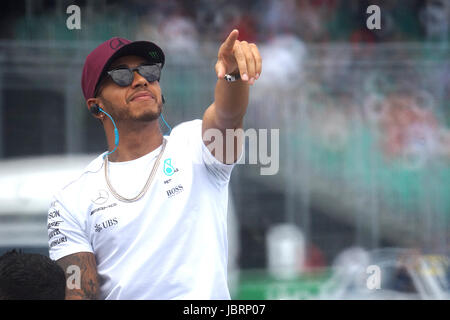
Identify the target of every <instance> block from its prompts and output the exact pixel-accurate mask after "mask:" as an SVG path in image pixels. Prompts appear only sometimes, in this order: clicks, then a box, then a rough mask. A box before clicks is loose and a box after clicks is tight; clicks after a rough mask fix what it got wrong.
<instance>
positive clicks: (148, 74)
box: [138, 65, 161, 82]
mask: <svg viewBox="0 0 450 320" xmlns="http://www.w3.org/2000/svg"><path fill="white" fill-rule="evenodd" d="M138 71H139V74H140V75H141V76H143V77H144V78H145V79H146V80H147V81H148V82H153V81H159V78H160V77H161V68H160V67H159V66H157V65H145V66H140V67H139V68H138Z"/></svg>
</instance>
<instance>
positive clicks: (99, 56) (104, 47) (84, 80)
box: [81, 37, 165, 100]
mask: <svg viewBox="0 0 450 320" xmlns="http://www.w3.org/2000/svg"><path fill="white" fill-rule="evenodd" d="M129 55H133V56H139V57H143V58H145V59H147V60H149V62H151V63H160V64H161V68H162V67H163V66H164V61H165V57H164V52H163V51H162V50H161V48H160V47H158V46H157V45H156V44H154V43H153V42H149V41H134V42H131V41H130V40H127V39H124V38H119V37H115V38H111V39H109V40H108V41H105V42H103V43H102V44H101V45H99V46H98V47H97V48H95V49H94V50H93V51H92V52H91V53H90V54H89V55H88V56H87V57H86V61H85V62H84V67H83V74H82V76H81V88H82V89H83V94H84V98H85V99H86V100H87V99H89V98H93V97H94V93H95V89H96V87H97V85H98V83H99V80H100V78H101V77H102V75H104V74H105V72H106V71H107V69H108V68H109V66H110V65H111V63H112V62H113V61H114V60H116V59H117V58H120V57H123V56H129Z"/></svg>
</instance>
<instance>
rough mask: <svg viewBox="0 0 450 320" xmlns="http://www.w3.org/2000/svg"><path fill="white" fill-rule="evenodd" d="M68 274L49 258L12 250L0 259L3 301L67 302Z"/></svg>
mask: <svg viewBox="0 0 450 320" xmlns="http://www.w3.org/2000/svg"><path fill="white" fill-rule="evenodd" d="M65 289H66V275H65V273H64V270H63V269H62V268H61V267H60V266H59V265H58V264H57V263H56V262H55V261H53V260H51V259H50V258H49V257H47V256H44V255H40V254H34V253H22V252H21V251H16V250H12V251H9V252H7V253H5V254H4V255H2V256H1V257H0V300H64V298H65Z"/></svg>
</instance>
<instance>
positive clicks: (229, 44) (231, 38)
mask: <svg viewBox="0 0 450 320" xmlns="http://www.w3.org/2000/svg"><path fill="white" fill-rule="evenodd" d="M238 37H239V30H237V29H233V31H231V32H230V34H229V35H228V37H227V39H226V40H225V41H224V43H223V44H222V48H223V49H225V50H229V51H231V50H233V46H234V42H235V41H236V40H237V38H238Z"/></svg>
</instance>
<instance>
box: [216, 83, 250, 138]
mask: <svg viewBox="0 0 450 320" xmlns="http://www.w3.org/2000/svg"><path fill="white" fill-rule="evenodd" d="M248 101H249V84H248V82H244V81H242V80H237V81H234V82H228V81H226V80H224V79H219V80H217V84H216V88H215V91H214V111H215V118H216V122H217V123H216V124H217V126H218V127H219V129H222V130H224V129H235V128H237V127H239V126H240V125H241V124H242V119H243V118H244V115H245V113H246V111H247V106H248Z"/></svg>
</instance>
